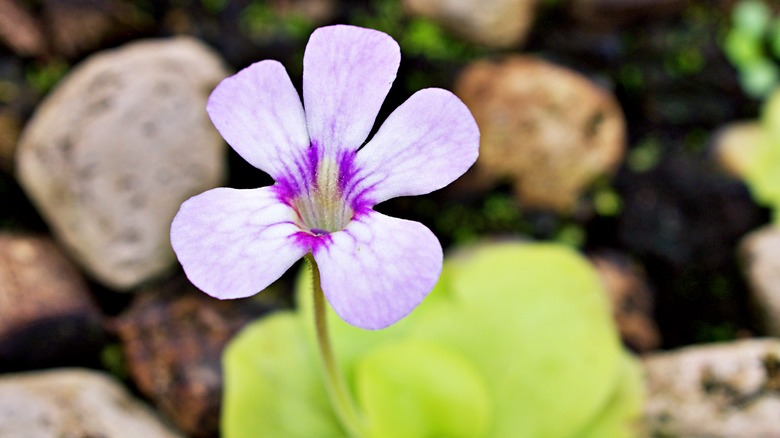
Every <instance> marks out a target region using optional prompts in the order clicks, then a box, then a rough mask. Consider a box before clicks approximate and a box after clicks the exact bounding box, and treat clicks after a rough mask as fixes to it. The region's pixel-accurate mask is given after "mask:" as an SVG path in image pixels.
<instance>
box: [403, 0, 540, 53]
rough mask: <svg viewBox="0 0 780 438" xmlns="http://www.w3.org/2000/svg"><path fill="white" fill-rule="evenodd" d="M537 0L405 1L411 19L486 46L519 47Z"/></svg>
mask: <svg viewBox="0 0 780 438" xmlns="http://www.w3.org/2000/svg"><path fill="white" fill-rule="evenodd" d="M537 3H538V0H481V1H479V0H404V1H403V5H404V8H405V9H406V10H407V12H408V13H409V14H411V15H413V16H422V17H426V18H430V19H433V20H435V21H437V22H439V23H440V24H441V25H442V26H444V27H446V28H448V29H449V30H451V31H452V32H454V33H456V34H458V35H460V36H462V37H463V38H465V39H467V40H469V41H471V42H474V43H477V44H482V45H485V46H489V47H512V46H517V45H520V44H522V42H523V40H524V39H525V37H526V35H527V34H528V31H529V30H530V27H531V25H532V24H533V21H534V18H535V16H536V6H537Z"/></svg>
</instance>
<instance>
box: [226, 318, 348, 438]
mask: <svg viewBox="0 0 780 438" xmlns="http://www.w3.org/2000/svg"><path fill="white" fill-rule="evenodd" d="M305 337H306V333H305V331H304V329H303V326H302V325H301V324H300V320H299V318H298V317H297V316H296V315H294V314H292V313H289V312H285V313H278V314H275V315H272V316H269V317H266V318H264V319H262V320H260V321H258V322H255V323H253V324H251V325H250V326H249V327H247V328H245V329H244V330H243V331H241V333H240V334H239V335H238V336H237V337H236V338H235V339H234V340H233V341H232V342H231V343H230V344H229V345H228V348H227V349H226V351H225V354H224V356H223V367H224V375H225V384H224V385H225V386H224V399H223V402H224V403H223V408H222V436H223V437H225V438H257V437H285V438H312V437H318V438H320V437H322V438H330V437H333V438H336V437H344V436H345V433H344V431H343V429H342V428H341V425H340V424H339V422H338V420H337V419H336V417H335V414H334V413H333V411H332V409H331V407H330V403H329V401H328V396H327V393H326V392H325V387H324V383H323V380H322V374H321V373H322V369H321V367H320V366H319V362H318V360H317V357H316V356H315V353H316V352H315V351H312V350H311V349H310V348H309V345H308V343H307V342H306V339H305Z"/></svg>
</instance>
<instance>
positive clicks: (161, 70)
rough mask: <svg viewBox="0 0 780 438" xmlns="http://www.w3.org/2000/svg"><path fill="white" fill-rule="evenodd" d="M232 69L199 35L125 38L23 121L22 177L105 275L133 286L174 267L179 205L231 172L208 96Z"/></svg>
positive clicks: (55, 224) (68, 239) (91, 267)
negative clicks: (173, 226) (173, 231)
mask: <svg viewBox="0 0 780 438" xmlns="http://www.w3.org/2000/svg"><path fill="white" fill-rule="evenodd" d="M226 75H227V71H226V70H225V69H224V67H223V66H222V63H221V61H220V59H219V57H218V56H217V55H216V54H215V53H213V52H212V51H211V50H209V49H208V48H207V47H206V46H204V45H203V44H202V43H199V42H197V41H195V40H193V39H189V38H175V39H168V40H155V41H144V42H138V43H133V44H129V45H127V46H124V47H122V48H120V49H115V50H111V51H107V52H104V53H101V54H97V55H94V56H93V57H91V58H90V59H89V60H87V61H85V62H84V63H83V64H81V65H80V66H78V67H77V68H76V69H74V71H73V72H71V73H70V74H69V75H68V76H67V77H66V78H65V79H64V80H63V81H62V82H61V84H59V85H58V87H57V89H56V90H55V91H54V92H53V93H52V94H51V95H50V96H49V97H48V98H47V99H46V100H45V101H44V102H43V104H42V105H41V106H40V108H39V109H38V110H37V111H36V113H35V115H34V117H33V119H32V120H31V121H30V123H29V124H28V125H27V126H26V128H25V130H24V132H23V133H22V138H21V139H20V142H19V146H18V151H17V161H16V163H17V173H18V177H19V180H20V184H21V185H22V186H23V188H24V189H25V191H26V192H27V193H28V195H29V196H30V198H31V199H32V200H33V202H34V203H35V204H36V206H37V207H38V209H39V210H40V212H41V214H42V216H43V217H44V219H46V221H47V222H48V224H49V225H50V227H51V228H52V231H53V232H54V234H55V235H56V237H57V238H58V239H59V240H60V241H61V242H63V243H64V246H65V248H66V249H67V250H68V251H69V252H70V254H71V255H72V256H73V258H74V259H75V260H76V261H78V262H79V263H80V264H81V265H82V266H83V267H84V268H85V269H86V270H87V271H88V273H90V274H91V275H92V276H94V277H95V278H96V279H97V280H99V281H100V282H101V283H103V284H105V285H107V286H109V287H111V288H114V289H120V290H124V289H130V288H133V287H135V286H137V285H139V284H140V283H142V282H144V281H146V280H149V279H151V278H153V277H155V276H159V275H161V274H162V273H164V272H165V271H167V270H168V269H169V268H171V267H172V266H173V264H174V261H175V257H174V254H173V251H172V249H171V247H170V242H169V236H168V234H169V227H170V222H171V220H172V219H173V216H174V215H175V213H176V211H177V210H178V208H179V205H180V204H181V202H182V201H184V200H185V199H187V198H188V197H190V196H192V195H195V194H197V193H200V192H202V191H204V190H207V189H209V188H212V187H214V186H216V185H217V184H218V183H219V182H220V181H221V180H222V179H223V178H224V174H225V163H224V153H225V145H224V143H223V141H222V139H221V138H220V137H219V134H218V133H217V132H216V130H215V129H214V128H213V127H212V125H211V123H210V121H209V119H208V117H207V115H206V111H205V104H206V99H207V97H208V95H209V93H210V92H211V90H212V88H213V87H214V86H215V85H216V84H217V82H218V81H219V80H221V79H222V78H223V77H225V76H226Z"/></svg>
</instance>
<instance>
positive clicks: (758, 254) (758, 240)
mask: <svg viewBox="0 0 780 438" xmlns="http://www.w3.org/2000/svg"><path fill="white" fill-rule="evenodd" d="M739 255H740V258H741V259H742V268H743V271H744V272H745V277H746V278H747V282H748V285H749V286H750V300H751V302H752V305H753V308H754V311H755V313H756V317H757V319H758V322H759V324H760V325H761V326H762V328H763V329H764V330H765V331H766V333H767V334H769V335H771V336H780V227H777V226H773V225H770V226H766V227H763V228H759V229H758V230H755V231H753V232H751V233H750V234H748V235H746V236H745V237H744V238H743V239H742V242H740V245H739Z"/></svg>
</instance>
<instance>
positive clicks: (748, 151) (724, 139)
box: [713, 121, 766, 179]
mask: <svg viewBox="0 0 780 438" xmlns="http://www.w3.org/2000/svg"><path fill="white" fill-rule="evenodd" d="M714 138H715V140H714V145H713V146H714V151H713V152H714V154H713V155H714V158H715V161H716V162H717V163H718V164H719V165H720V167H721V168H722V169H723V170H725V171H726V173H728V174H729V175H731V176H733V177H735V178H739V179H742V178H744V177H745V175H746V174H747V170H748V166H750V162H751V160H752V159H753V155H754V151H755V150H756V149H757V148H758V146H759V145H760V144H761V142H763V141H766V132H765V129H764V128H763V126H762V125H761V123H759V122H757V121H742V122H732V123H730V124H728V125H726V126H724V127H722V128H720V129H719V130H718V131H717V132H716V133H715V136H714Z"/></svg>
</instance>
